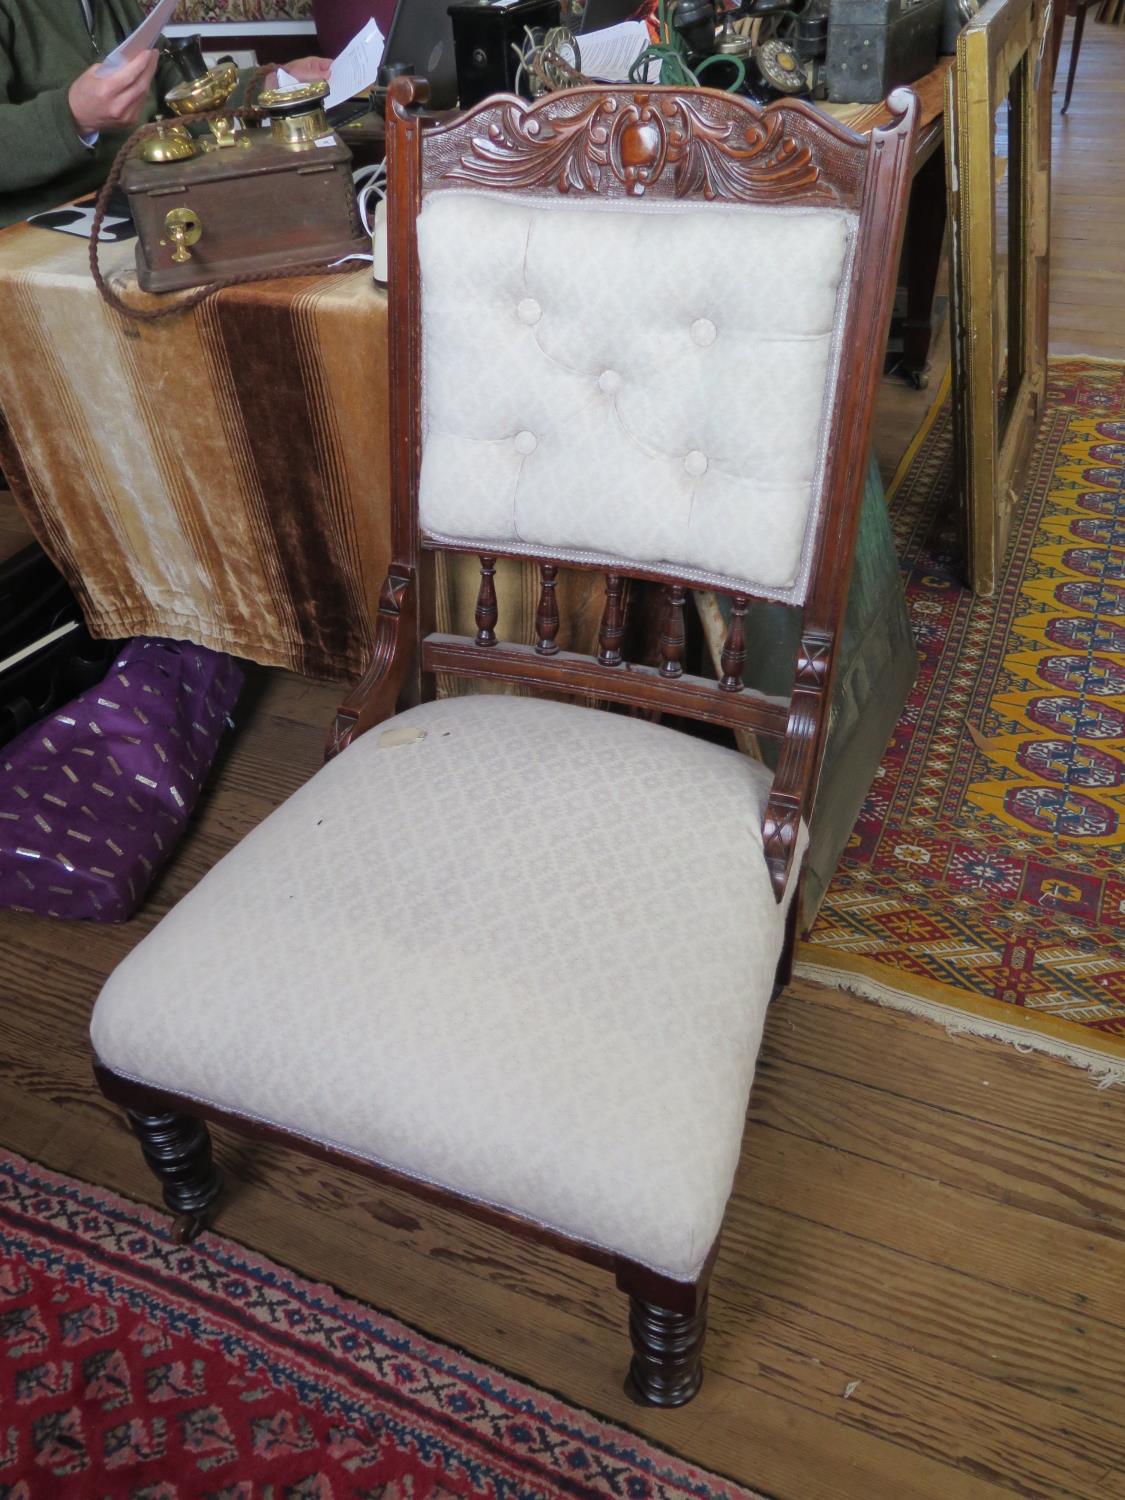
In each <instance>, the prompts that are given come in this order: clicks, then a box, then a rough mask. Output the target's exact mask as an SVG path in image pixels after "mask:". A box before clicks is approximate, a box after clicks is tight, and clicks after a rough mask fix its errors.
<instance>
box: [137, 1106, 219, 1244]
mask: <svg viewBox="0 0 1125 1500" xmlns="http://www.w3.org/2000/svg"><path fill="white" fill-rule="evenodd" d="M128 1115H129V1123H130V1124H131V1125H132V1127H133V1131H134V1133H135V1134H136V1136H137V1139H138V1140H139V1141H140V1143H141V1150H142V1151H143V1152H144V1158H145V1161H146V1162H147V1163H148V1164H149V1166H150V1167H151V1168H152V1170H153V1172H154V1173H155V1174H156V1177H157V1178H158V1180H159V1182H160V1185H161V1187H162V1188H163V1190H164V1202H165V1203H166V1204H167V1206H168V1207H169V1208H170V1209H171V1211H172V1212H173V1213H174V1214H175V1215H176V1222H175V1225H174V1226H173V1230H172V1233H173V1237H174V1238H175V1239H176V1240H177V1241H178V1242H179V1243H180V1244H186V1243H187V1242H188V1241H189V1240H193V1239H194V1238H195V1236H196V1235H197V1234H198V1233H199V1232H200V1230H201V1229H204V1228H206V1226H207V1223H208V1221H209V1218H210V1214H209V1210H210V1208H211V1205H212V1204H213V1203H214V1201H215V1199H216V1198H217V1197H218V1196H219V1190H220V1188H221V1187H222V1182H223V1179H222V1173H221V1172H220V1171H219V1169H218V1167H216V1165H215V1163H214V1160H213V1159H212V1156H211V1135H210V1132H209V1131H208V1129H207V1126H206V1125H205V1124H204V1123H203V1121H202V1120H197V1119H196V1118H195V1116H194V1115H176V1114H159V1115H148V1114H144V1113H142V1112H141V1111H140V1110H135V1109H131V1110H129V1111H128Z"/></svg>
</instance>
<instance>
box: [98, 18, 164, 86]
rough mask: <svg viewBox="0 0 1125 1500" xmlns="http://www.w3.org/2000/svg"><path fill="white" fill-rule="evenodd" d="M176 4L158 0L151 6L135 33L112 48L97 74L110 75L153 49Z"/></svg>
mask: <svg viewBox="0 0 1125 1500" xmlns="http://www.w3.org/2000/svg"><path fill="white" fill-rule="evenodd" d="M178 3H179V0H159V4H157V5H154V6H153V8H152V10H150V11H149V13H148V15H147V16H146V17H145V18H144V20H143V21H142V22H141V24H140V25H139V26H138V27H137V29H136V31H134V32H131V33H130V34H129V36H127V37H126V38H125V40H124V41H123V42H119V43H118V44H117V46H116V47H114V49H113V51H112V52H111V53H109V55H108V56H107V57H106V59H105V61H104V62H103V63H102V64H101V66H100V67H99V68H98V72H99V73H112V72H113V70H114V68H119V67H120V66H121V64H122V63H125V62H128V61H129V59H130V58H133V57H136V56H137V54H138V52H148V51H149V50H150V48H152V47H154V46H155V45H156V39H157V37H158V36H159V35H160V33H161V32H162V31H163V30H164V28H165V26H166V25H167V24H168V22H169V21H170V20H171V19H172V12H173V11H174V10H175V8H176V6H177V4H178Z"/></svg>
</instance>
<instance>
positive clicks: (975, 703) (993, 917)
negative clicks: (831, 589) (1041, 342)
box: [797, 359, 1125, 1078]
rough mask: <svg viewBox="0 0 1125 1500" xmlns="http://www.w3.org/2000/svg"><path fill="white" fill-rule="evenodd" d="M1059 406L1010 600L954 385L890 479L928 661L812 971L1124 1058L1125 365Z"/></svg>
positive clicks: (1089, 379)
mask: <svg viewBox="0 0 1125 1500" xmlns="http://www.w3.org/2000/svg"><path fill="white" fill-rule="evenodd" d="M1046 405H1047V409H1046V413H1045V416H1044V419H1043V425H1042V428H1041V431H1040V438H1039V443H1038V446H1037V449H1036V453H1035V458H1034V461H1033V464H1032V469H1031V476H1030V481H1029V485H1028V491H1027V494H1026V496H1025V499H1024V504H1023V506H1022V508H1021V510H1020V511H1019V513H1018V515H1017V517H1016V518H1015V519H1014V521H1013V526H1012V537H1011V542H1010V545H1009V548H1008V554H1007V558H1006V560H1005V565H1004V572H1003V576H1002V581H1001V584H1000V587H999V588H998V590H997V593H996V596H995V597H994V598H992V599H977V598H974V596H973V595H972V594H971V593H970V592H969V591H968V590H967V589H966V588H964V587H963V586H962V584H961V581H960V577H961V575H960V563H959V548H958V544H957V534H956V521H955V517H954V515H953V514H952V505H951V497H952V431H951V417H950V408H949V404H948V402H946V403H945V404H944V406H943V407H941V408H940V410H939V414H938V415H937V419H936V421H935V422H934V424H933V426H932V427H931V428H930V430H929V431H928V433H927V434H926V436H925V438H924V440H923V441H922V443H921V445H920V447H919V448H918V450H917V452H916V453H915V455H914V457H913V461H912V462H911V464H910V467H909V469H908V470H907V472H906V475H905V477H904V479H903V481H902V482H901V484H899V485H898V487H897V489H896V490H895V493H894V495H893V498H892V501H891V520H892V525H893V528H894V532H895V542H896V548H897V551H898V556H899V558H900V560H901V562H902V564H903V567H904V571H905V582H906V594H907V603H908V607H909V609H910V613H911V619H912V623H913V626H914V635H915V641H916V643H917V646H918V655H919V661H920V668H919V673H918V679H917V682H916V684H915V687H914V691H913V693H912V694H911V697H910V699H909V701H908V703H907V705H906V709H905V711H904V712H903V715H902V718H901V719H900V721H899V724H898V727H897V729H896V731H895V735H894V739H893V740H892V742H891V745H890V747H889V749H888V750H887V753H886V755H885V756H884V758H883V762H882V764H881V766H880V767H879V771H878V773H877V775H876V778H875V781H874V783H873V785H872V788H871V792H870V794H869V796H868V798H867V801H866V803H865V805H864V807H863V810H862V812H861V814H860V816H859V819H858V821H857V823H856V826H855V830H854V832H853V834H852V837H851V841H850V843H849V845H848V847H847V849H846V851H845V854H844V858H843V860H842V862H841V865H840V868H839V869H838V871H837V873H836V876H835V878H834V880H833V882H832V884H831V886H830V887H829V890H828V893H827V895H826V897H825V900H824V904H823V906H822V908H821V911H820V914H819V916H818V918H817V920H816V922H815V924H814V926H813V930H812V933H811V934H810V936H809V939H808V940H807V941H806V942H804V943H803V944H802V945H801V948H800V949H799V952H798V970H797V971H798V973H801V974H803V975H805V976H806V977H808V978H813V979H818V980H821V981H823V982H826V983H829V984H833V985H836V986H840V987H844V988H848V989H852V990H855V991H857V992H858V993H861V994H866V995H868V996H870V997H871V998H873V999H877V1000H881V1001H883V1002H885V1003H888V1004H893V1005H900V1006H903V1007H905V1008H907V1009H911V1010H916V1011H919V1012H921V1013H924V1014H931V1015H933V1016H934V1017H935V1018H937V1019H941V1020H943V1021H945V1022H946V1023H947V1024H950V1025H952V1026H954V1027H957V1028H960V1029H963V1030H969V1031H975V1032H979V1033H981V1034H985V1035H992V1036H999V1037H1002V1038H1004V1039H1005V1040H1009V1041H1017V1042H1023V1043H1030V1044H1031V1045H1034V1046H1037V1047H1043V1048H1044V1049H1045V1050H1049V1051H1054V1052H1058V1053H1060V1054H1062V1055H1066V1056H1069V1057H1070V1058H1071V1059H1072V1060H1074V1061H1076V1062H1080V1063H1083V1064H1084V1065H1085V1066H1088V1067H1091V1068H1092V1069H1093V1070H1094V1071H1095V1072H1098V1073H1100V1074H1101V1075H1103V1076H1104V1077H1106V1078H1125V946H1123V929H1125V862H1123V855H1125V755H1123V753H1122V751H1123V740H1125V365H1121V364H1117V363H1111V362H1109V361H1099V360H1089V359H1069V360H1052V362H1051V366H1050V380H1049V387H1048V393H1047V404H1046Z"/></svg>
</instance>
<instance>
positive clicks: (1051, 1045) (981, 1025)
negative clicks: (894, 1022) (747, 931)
mask: <svg viewBox="0 0 1125 1500" xmlns="http://www.w3.org/2000/svg"><path fill="white" fill-rule="evenodd" d="M793 975H794V977H795V978H797V979H809V980H812V981H813V983H815V984H823V985H826V986H827V987H828V988H829V989H833V990H845V991H846V992H847V993H848V994H849V995H856V996H858V997H859V999H861V1000H871V1001H874V1003H875V1004H876V1005H881V1006H883V1007H884V1008H885V1009H887V1010H902V1011H906V1012H907V1013H908V1014H910V1015H912V1016H921V1017H922V1018H923V1019H924V1020H927V1021H933V1022H934V1023H935V1024H936V1025H938V1026H944V1027H945V1030H946V1032H947V1033H948V1034H949V1035H950V1036H979V1037H984V1038H986V1039H987V1040H989V1041H994V1042H1003V1043H1005V1045H1006V1046H1009V1047H1013V1048H1015V1050H1016V1051H1017V1052H1022V1053H1023V1054H1024V1055H1025V1056H1026V1055H1027V1054H1028V1053H1032V1052H1042V1053H1046V1054H1048V1055H1049V1056H1051V1057H1058V1058H1061V1059H1062V1060H1063V1061H1064V1062H1068V1063H1070V1064H1071V1066H1072V1067H1075V1068H1083V1069H1085V1071H1086V1072H1088V1073H1090V1074H1091V1075H1092V1077H1093V1078H1094V1079H1095V1080H1096V1082H1097V1087H1098V1088H1099V1089H1108V1088H1112V1087H1113V1086H1114V1084H1119V1083H1120V1084H1125V1061H1117V1060H1115V1059H1113V1058H1110V1057H1107V1056H1106V1054H1105V1053H1104V1052H1099V1051H1098V1050H1097V1049H1096V1048H1094V1047H1084V1046H1082V1045H1081V1044H1080V1043H1077V1042H1069V1041H1064V1040H1062V1039H1061V1038H1059V1037H1052V1036H1045V1035H1044V1034H1043V1033H1042V1032H1040V1031H1029V1030H1028V1029H1027V1028H1026V1027H1023V1026H1012V1025H1009V1024H1008V1023H1007V1022H1004V1021H999V1020H996V1019H994V1018H992V1017H990V1016H979V1015H973V1014H972V1013H971V1012H969V1011H964V1010H960V1009H958V1007H957V1006H955V1005H945V1004H943V1003H942V1002H941V1001H938V1000H923V999H922V998H921V996H919V995H910V994H907V993H906V991H905V990H897V989H895V988H894V986H893V985H889V984H883V982H882V981H881V980H878V979H872V978H870V977H869V976H868V975H866V974H851V973H845V972H841V970H839V969H833V968H829V967H828V966H827V965H825V964H815V963H808V962H805V961H803V960H798V961H797V962H796V963H795V964H794V965H793Z"/></svg>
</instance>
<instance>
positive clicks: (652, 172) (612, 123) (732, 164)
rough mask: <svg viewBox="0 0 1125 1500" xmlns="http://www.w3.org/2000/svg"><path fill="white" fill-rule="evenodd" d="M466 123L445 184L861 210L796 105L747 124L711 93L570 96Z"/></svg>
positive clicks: (509, 103) (518, 103)
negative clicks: (823, 158)
mask: <svg viewBox="0 0 1125 1500" xmlns="http://www.w3.org/2000/svg"><path fill="white" fill-rule="evenodd" d="M469 118H470V119H471V121H472V131H471V134H469V136H468V139H467V140H466V139H465V138H464V137H462V138H461V142H460V147H459V150H458V154H457V155H455V156H453V158H452V159H451V160H449V161H447V162H445V163H444V164H442V166H441V167H440V169H439V170H438V171H437V173H436V174H435V175H436V176H438V177H440V178H442V179H443V180H445V181H447V182H448V181H453V182H465V183H471V184H473V185H474V186H477V187H492V188H496V189H500V190H503V191H506V192H511V191H517V192H518V191H536V190H550V189H554V190H555V191H557V192H559V193H571V192H573V193H576V194H591V195H597V196H598V197H602V198H605V197H610V198H613V197H632V198H637V197H641V196H642V195H644V194H646V193H649V194H651V195H653V196H658V197H667V198H687V197H694V196H702V197H703V198H704V199H707V200H709V201H721V202H731V203H752V202H753V203H775V204H782V203H785V202H786V201H788V200H790V199H792V198H796V197H798V196H799V197H800V199H801V201H802V203H805V204H808V203H822V204H834V205H837V206H840V207H851V206H853V203H852V199H853V194H857V193H858V190H859V187H860V183H859V182H858V181H856V183H855V184H854V185H853V184H850V183H849V184H845V187H844V190H843V191H841V190H840V188H839V187H837V186H836V185H835V184H832V183H829V182H828V181H827V180H826V179H825V178H824V176H823V174H822V173H821V170H820V166H819V165H818V162H817V160H816V154H815V152H814V149H813V144H812V142H811V140H806V139H805V138H804V137H805V136H806V135H807V134H809V127H808V122H807V120H806V118H805V116H804V115H803V114H800V113H797V112H795V111H794V110H793V109H792V107H788V108H785V109H774V108H770V109H766V110H764V111H763V112H762V113H761V114H760V115H759V116H758V118H756V119H748V117H747V112H746V111H745V110H740V109H738V108H737V107H736V106H735V105H733V103H732V101H731V100H730V99H729V98H728V97H727V96H725V95H723V94H719V93H712V92H708V91H706V90H700V91H697V92H695V93H693V95H692V96H691V97H690V98H688V97H685V96H684V95H682V94H676V93H674V92H673V91H670V90H669V91H667V92H665V91H663V90H659V89H658V90H654V91H653V92H652V93H644V92H640V93H639V92H636V91H635V90H630V91H628V92H622V93H611V94H608V95H607V94H606V93H605V91H604V90H597V91H591V92H589V93H588V92H587V91H586V90H582V89H574V90H566V91H563V92H562V93H559V94H553V95H549V96H548V97H546V98H544V99H540V100H537V101H536V102H534V103H532V104H528V103H527V102H526V101H524V100H520V99H516V98H515V97H512V96H505V97H503V98H501V99H498V100H495V101H491V102H487V103H485V104H484V105H482V106H480V107H479V108H478V109H477V110H476V111H474V112H473V113H472V115H471V116H470V117H469ZM821 137H822V138H823V131H821ZM820 145H821V149H823V139H821V142H820ZM466 147H467V149H465V148H466Z"/></svg>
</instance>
